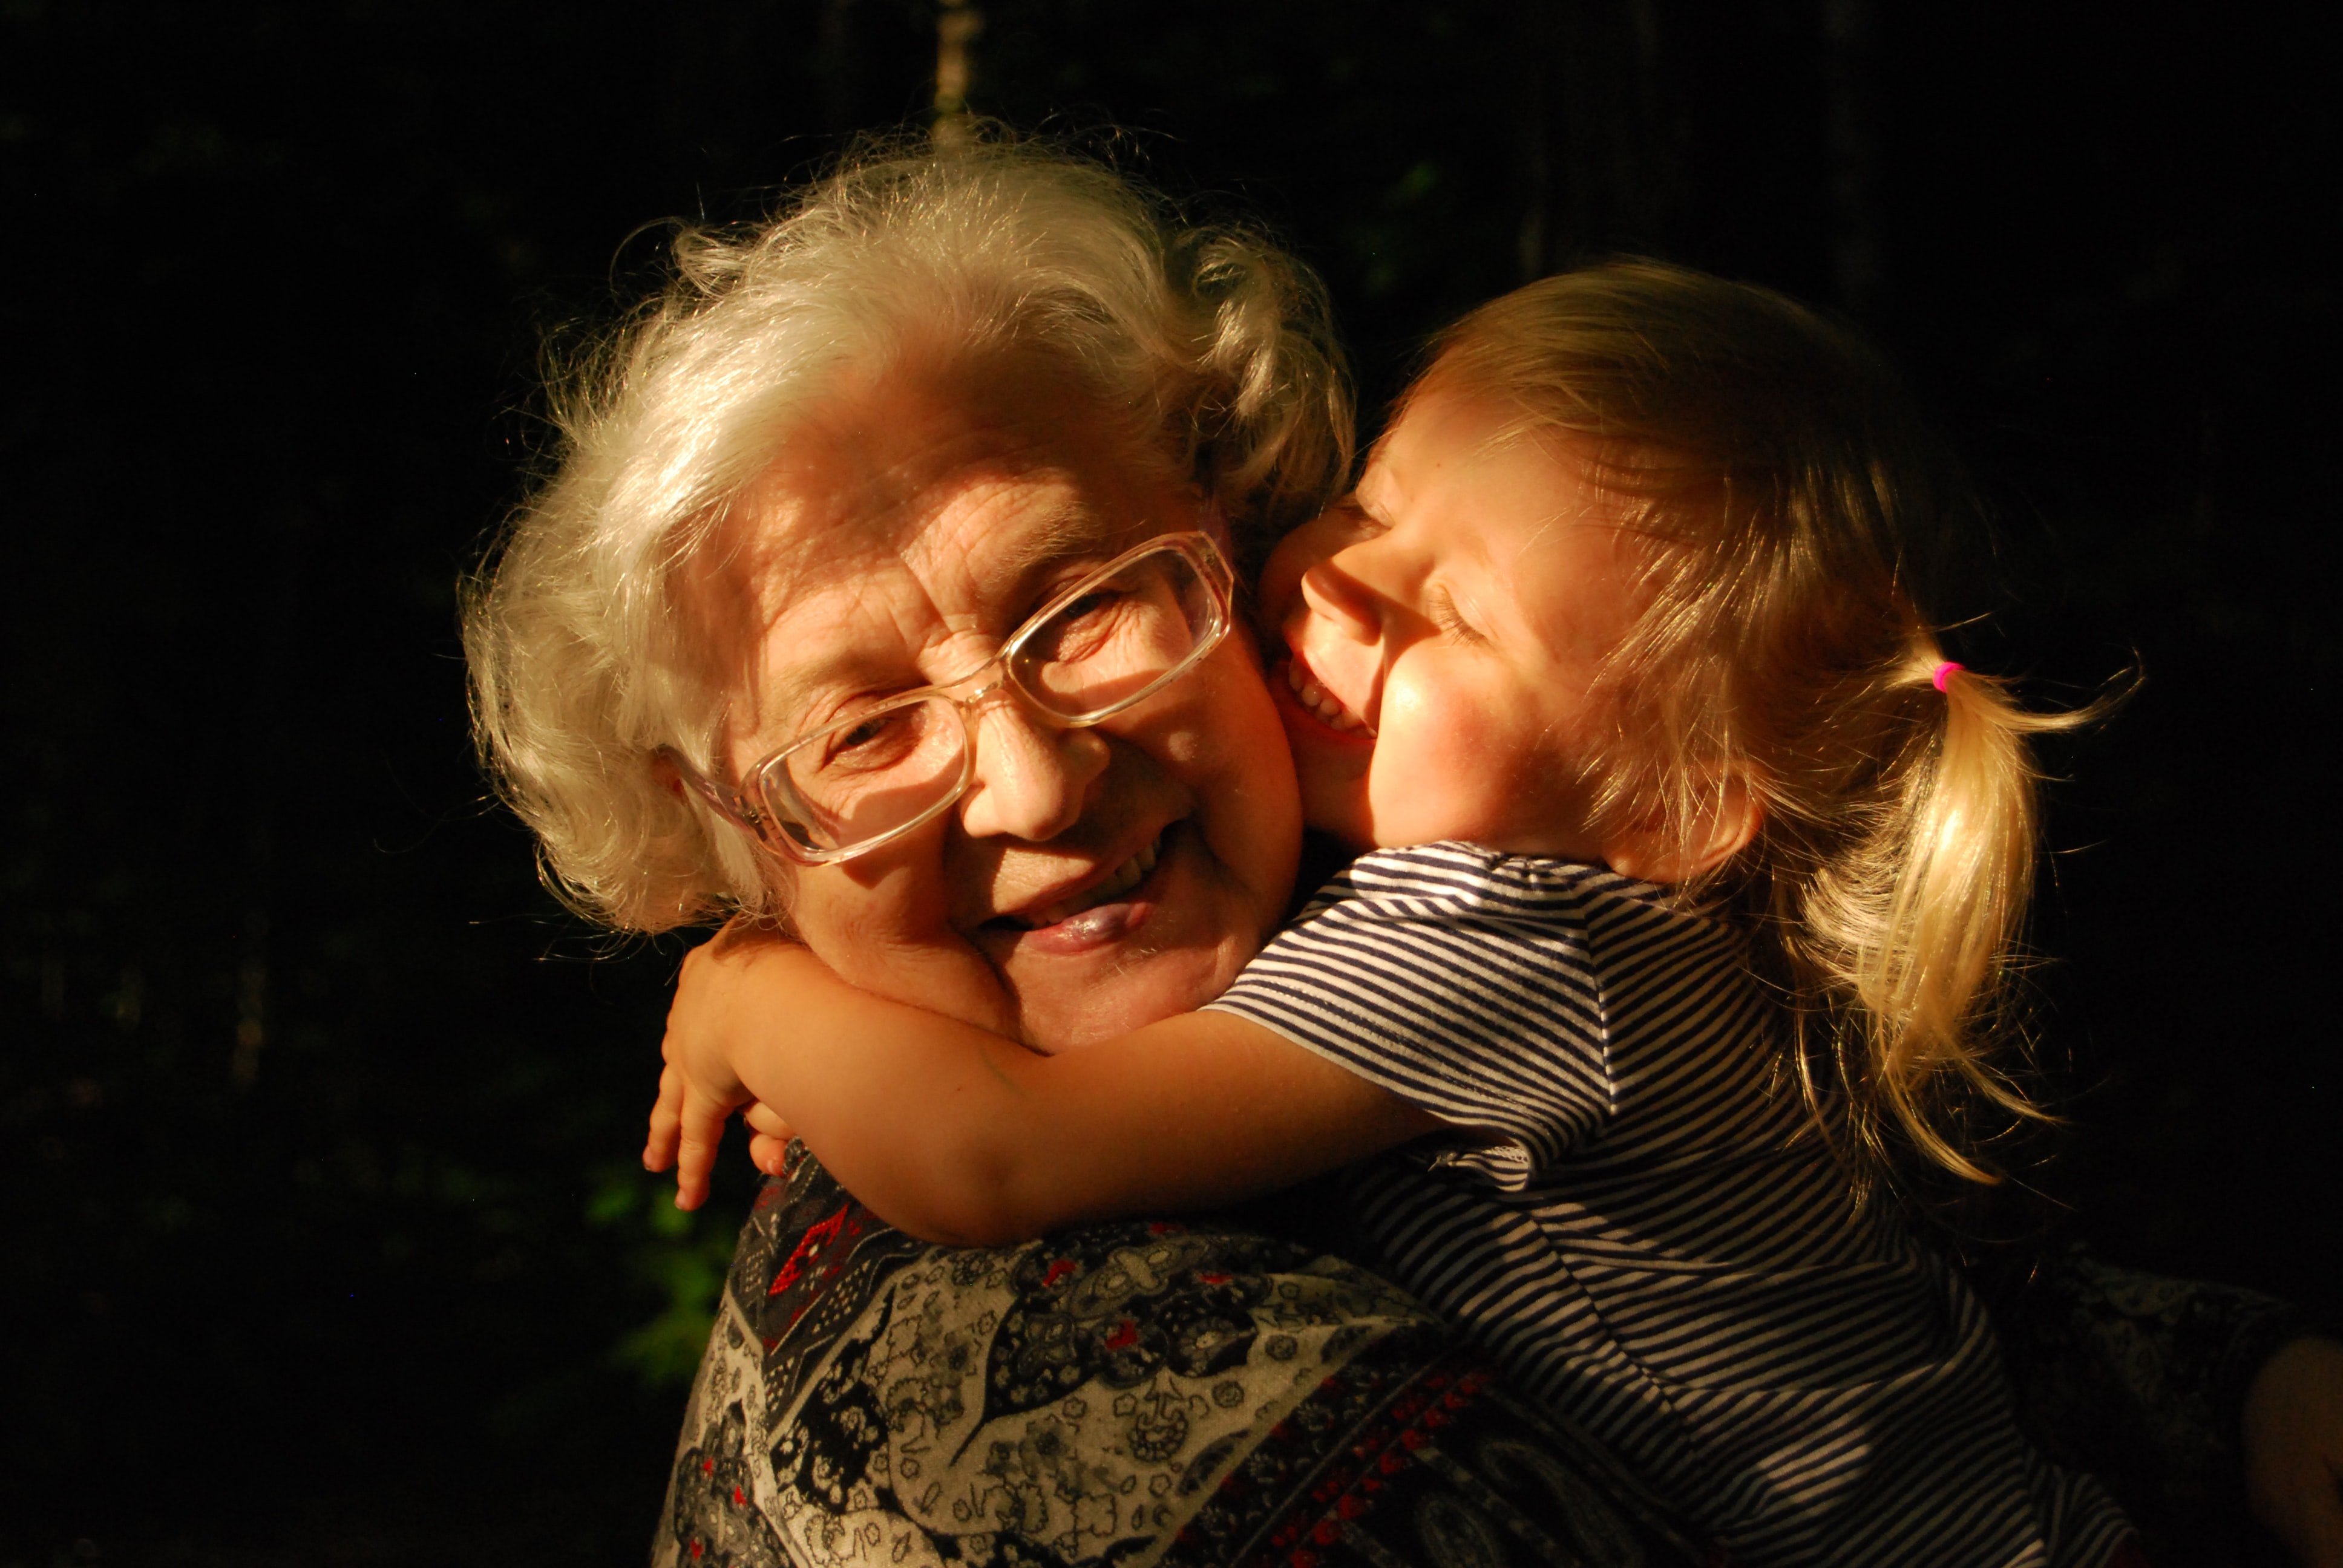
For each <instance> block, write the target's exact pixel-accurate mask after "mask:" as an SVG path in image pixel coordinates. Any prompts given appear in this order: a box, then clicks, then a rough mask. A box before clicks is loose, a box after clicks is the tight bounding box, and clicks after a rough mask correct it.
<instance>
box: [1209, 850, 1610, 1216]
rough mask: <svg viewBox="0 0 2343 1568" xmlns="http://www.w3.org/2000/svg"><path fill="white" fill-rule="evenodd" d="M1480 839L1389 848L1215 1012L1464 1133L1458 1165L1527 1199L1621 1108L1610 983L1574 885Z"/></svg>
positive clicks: (1319, 902)
mask: <svg viewBox="0 0 2343 1568" xmlns="http://www.w3.org/2000/svg"><path fill="white" fill-rule="evenodd" d="M1502 859H1503V857H1499V856H1495V855H1494V854H1493V853H1492V852H1491V851H1487V850H1481V849H1473V847H1471V846H1468V845H1433V846H1428V847H1425V848H1422V849H1405V850H1379V851H1377V852H1376V853H1374V854H1372V855H1369V856H1365V857H1363V858H1362V859H1359V860H1358V861H1356V862H1354V863H1353V865H1352V866H1351V867H1350V868H1349V869H1346V870H1345V871H1344V872H1343V873H1342V875H1341V876H1339V877H1337V878H1336V879H1334V880H1333V881H1332V882H1331V883H1329V884H1328V886H1327V888H1326V890H1324V891H1323V892H1322V893H1321V894H1320V896H1319V897H1318V898H1317V899H1316V900H1313V901H1312V905H1311V907H1310V908H1309V909H1308V910H1305V911H1304V912H1303V914H1302V919H1301V920H1298V921H1296V922H1295V923H1294V924H1293V925H1292V926H1290V927H1288V928H1287V929H1286V930H1284V931H1282V932H1281V933H1279V935H1278V936H1277V937H1276V938H1275V939H1274V940H1272V942H1271V943H1270V944H1269V946H1268V947H1267V948H1265V949H1263V950H1262V952H1261V954H1260V956H1259V957H1257V958H1255V959H1254V960H1253V961H1252V963H1250V964H1248V965H1246V966H1245V969H1244V971H1243V972H1242V974H1240V975H1239V976H1238V977H1237V981H1236V983H1235V985H1233V986H1232V987H1231V988H1230V990H1228V991H1227V993H1226V994H1224V995H1222V997H1221V998H1219V999H1218V1000H1215V1001H1213V1002H1212V1003H1211V1004H1210V1005H1211V1006H1212V1007H1213V1008H1215V1009H1217V1010H1221V1011H1223V1012H1231V1013H1234V1014H1236V1015H1237V1016H1239V1017H1241V1018H1245V1019H1250V1020H1252V1021H1253V1022H1255V1023H1258V1024H1260V1025H1262V1027H1264V1028H1266V1029H1269V1030H1273V1031H1275V1032H1276V1033H1278V1034H1279V1035H1282V1036H1283V1037H1284V1038H1285V1039H1287V1040H1292V1041H1293V1042H1294V1043H1295V1044H1297V1045H1300V1046H1302V1047H1303V1048H1305V1049H1307V1050H1314V1051H1316V1052H1318V1053H1319V1054H1320V1055H1322V1056H1325V1057H1327V1058H1330V1059H1331V1060H1334V1061H1336V1062H1339V1063H1341V1064H1342V1066H1343V1067H1345V1068H1347V1069H1349V1070H1351V1071H1353V1072H1355V1073H1358V1074H1359V1075H1360V1076H1361V1077H1363V1078H1365V1079H1367V1080H1368V1081H1370V1082H1373V1083H1375V1084H1377V1085H1380V1086H1381V1087H1383V1088H1384V1089H1387V1090H1389V1091H1392V1092H1393V1093H1394V1094H1396V1095H1398V1096H1400V1097H1401V1098H1402V1099H1403V1100H1406V1101H1409V1102H1411V1103H1412V1104H1414V1105H1417V1106H1420V1107H1422V1108H1423V1109H1424V1110H1425V1111H1430V1112H1432V1114H1433V1115H1434V1116H1437V1117H1439V1118H1440V1119H1441V1120H1442V1121H1447V1122H1450V1123H1452V1124H1453V1125H1454V1126H1456V1127H1457V1128H1458V1129H1459V1130H1460V1131H1461V1132H1462V1133H1463V1137H1462V1138H1461V1139H1460V1140H1459V1141H1458V1142H1457V1143H1456V1144H1455V1145H1454V1146H1453V1147H1451V1148H1450V1149H1448V1150H1446V1151H1443V1152H1442V1153H1441V1155H1440V1156H1439V1159H1440V1161H1441V1162H1443V1163H1453V1164H1457V1165H1463V1166H1465V1167H1467V1168H1470V1169H1473V1170H1475V1171H1478V1172H1480V1173H1481V1174H1482V1175H1483V1176H1484V1177H1486V1178H1487V1179H1488V1180H1490V1181H1494V1182H1495V1183H1496V1184H1497V1185H1499V1186H1501V1187H1503V1188H1507V1189H1510V1190H1516V1191H1518V1190H1520V1189H1521V1188H1523V1187H1524V1186H1526V1185H1528V1184H1529V1183H1530V1181H1533V1180H1534V1178H1536V1177H1537V1176H1538V1175H1540V1174H1541V1173H1543V1172H1544V1171H1547V1170H1549V1169H1551V1168H1552V1167H1554V1166H1555V1165H1556V1164H1558V1163H1560V1161H1562V1160H1563V1158H1564V1156H1565V1155H1566V1154H1568V1152H1569V1151H1571V1150H1573V1149H1574V1148H1575V1147H1577V1146H1579V1145H1582V1144H1584V1142H1586V1141H1588V1140H1589V1139H1591V1138H1592V1137H1594V1135H1595V1134H1596V1133H1598V1132H1599V1131H1601V1129H1602V1128H1603V1126H1604V1123H1605V1122H1606V1121H1607V1120H1608V1119H1609V1117H1610V1115H1611V1113H1612V1111H1613V1108H1614V1098H1615V1097H1614V1081H1613V1076H1612V1071H1611V1063H1610V1051H1609V1039H1608V1030H1606V1028H1605V1024H1604V999H1603V994H1602V987H1601V984H1600V982H1599V980H1598V978H1597V976H1596V975H1595V973H1594V970H1593V968H1592V965H1591V963H1590V961H1589V948H1588V942H1587V930H1586V918H1585V909H1584V902H1583V900H1580V899H1578V898H1576V897H1574V896H1573V891H1574V890H1573V889H1572V888H1571V886H1570V885H1569V882H1568V879H1567V878H1564V879H1560V880H1559V881H1558V882H1557V881H1556V880H1555V879H1540V880H1539V881H1537V882H1536V883H1534V884H1527V883H1523V882H1522V881H1520V880H1518V879H1510V880H1509V879H1499V878H1497V877H1494V876H1493V874H1492V873H1493V869H1495V863H1496V862H1498V861H1500V860H1502Z"/></svg>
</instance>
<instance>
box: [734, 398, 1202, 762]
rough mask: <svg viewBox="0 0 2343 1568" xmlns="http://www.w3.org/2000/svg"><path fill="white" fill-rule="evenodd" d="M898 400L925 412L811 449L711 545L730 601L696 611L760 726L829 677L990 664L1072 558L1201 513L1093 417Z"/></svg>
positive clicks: (754, 493) (755, 494)
mask: <svg viewBox="0 0 2343 1568" xmlns="http://www.w3.org/2000/svg"><path fill="white" fill-rule="evenodd" d="M893 411H894V412H898V413H902V414H905V415H907V416H908V417H906V418H905V419H903V420H902V421H901V422H900V423H897V424H894V425H891V426H888V427H872V426H869V425H860V426H856V427H848V428H844V429H839V428H837V427H836V426H835V422H833V429H832V431H831V435H832V437H833V438H831V439H830V440H828V441H826V442H823V443H821V444H820V445H816V444H814V443H813V442H811V441H801V442H797V443H793V444H792V446H793V449H792V450H790V451H789V452H786V453H784V454H783V456H782V457H780V458H779V459H778V460H777V461H776V462H775V463H774V465H773V466H772V467H771V468H770V469H769V470H768V472H767V473H766V474H765V475H764V476H763V477H761V478H760V479H759V481H758V482H757V484H755V485H754V486H752V487H750V488H749V490H748V491H747V492H746V493H744V495H743V497H742V498H741V502H740V504H739V505H738V506H736V507H735V508H733V511H732V513H731V515H730V517H729V518H728V519H727V524H726V527H725V528H724V530H723V536H724V537H723V538H722V539H721V540H720V542H719V546H718V548H716V549H715V550H713V551H712V552H711V564H713V565H714V566H715V568H716V570H717V572H718V574H719V575H720V577H721V578H723V579H724V583H723V587H722V588H720V589H719V593H718V594H717V595H716V596H714V597H715V598H719V599H729V601H730V606H729V609H726V610H719V612H718V613H717V614H716V615H715V616H713V617H712V618H702V617H699V616H697V615H695V619H696V620H699V623H700V624H701V625H702V626H703V627H704V628H705V629H706V630H708V631H709V632H710V633H711V634H713V635H715V636H717V637H718V638H720V639H721V640H722V642H723V643H724V644H725V645H728V646H729V647H732V648H736V649H740V650H741V651H742V652H743V653H745V655H746V658H745V659H744V660H743V666H744V668H740V669H739V676H738V677H736V678H746V679H747V680H748V681H749V683H750V685H751V687H752V689H751V690H749V691H746V692H741V693H739V694H738V696H739V699H744V700H743V705H744V706H745V707H746V708H747V709H749V711H750V712H753V713H754V714H755V715H756V728H758V729H760V730H762V729H768V728H769V727H770V726H771V725H773V724H774V723H776V722H780V721H784V720H785V719H787V718H788V717H789V715H791V714H792V713H793V712H795V711H796V710H798V709H800V708H802V706H803V705H804V704H805V702H806V701H807V700H808V699H809V697H810V695H811V694H813V693H815V692H818V691H819V690H820V689H823V688H825V687H828V686H831V685H835V684H838V683H840V682H853V681H861V680H871V679H883V680H888V681H900V680H904V679H908V678H910V677H911V675H912V674H913V673H914V672H917V673H919V674H920V675H921V676H922V677H923V678H930V679H932V678H939V677H938V675H937V673H936V672H937V671H938V670H939V669H940V668H942V667H943V666H946V665H955V666H956V665H962V664H965V665H973V664H976V663H980V662H981V659H982V658H984V657H987V656H989V652H990V642H991V641H992V640H994V639H997V638H1001V637H1002V636H1005V635H1006V634H1007V633H1008V632H1009V631H1011V630H1012V629H1014V627H1015V625H1016V623H1017V622H1018V621H1019V620H1021V618H1023V617H1024V616H1025V615H1026V614H1028V613H1030V611H1031V608H1033V607H1034V603H1035V602H1036V599H1037V596H1038V595H1039V594H1040V593H1041V591H1042V589H1043V588H1044V587H1045V586H1047V585H1049V584H1051V583H1052V582H1054V581H1055V579H1056V578H1058V577H1059V576H1061V574H1062V572H1063V570H1064V569H1066V568H1067V566H1068V564H1069V563H1072V562H1079V561H1084V560H1090V559H1095V558H1101V557H1103V556H1106V555H1110V554H1112V553H1115V552H1117V551H1120V550H1121V549H1123V548H1128V546H1129V545H1130V544H1131V543H1132V542H1135V541H1136V540H1138V539H1140V538H1145V537H1147V536H1148V535H1150V534H1154V533H1160V532H1163V531H1166V530H1168V529H1171V528H1182V527H1187V526H1191V525H1192V518H1193V512H1194V509H1195V508H1194V503H1193V501H1192V498H1186V497H1184V496H1183V495H1182V491H1181V487H1177V486H1174V485H1171V484H1168V483H1166V482H1164V481H1163V479H1162V478H1161V468H1160V465H1157V464H1152V463H1148V462H1145V461H1143V460H1141V459H1139V458H1136V457H1131V456H1129V455H1128V454H1127V453H1126V452H1125V451H1123V450H1121V449H1120V445H1121V444H1118V443H1115V442H1112V441H1110V440H1107V439H1104V438H1103V433H1102V432H1100V431H1098V430H1096V429H1088V428H1084V426H1085V424H1086V423H1088V424H1093V425H1094V424H1095V423H1097V422H1096V421H1085V420H1084V418H1083V417H1081V414H1080V412H1079V411H1068V413H1067V415H1066V417H1061V418H1058V419H1054V420H1053V419H1051V418H1049V417H1046V416H1047V415H1048V414H1049V413H1051V412H1052V411H1051V410H1047V409H1041V408H1034V407H1015V406H1011V407H1003V406H1002V404H1001V401H1000V400H999V399H998V398H994V399H990V400H988V401H987V402H985V403H983V404H980V405H977V406H973V407H968V408H965V409H962V408H953V407H940V408H937V407H930V408H925V409H922V408H920V407H917V406H916V405H914V406H913V407H910V408H908V409H905V408H902V407H897V408H895V409H894V410H893ZM710 608H714V607H713V606H711V607H710ZM711 622H712V623H711ZM950 673H951V674H954V675H957V674H958V673H960V670H959V669H958V668H953V669H951V670H950ZM744 717H745V715H744Z"/></svg>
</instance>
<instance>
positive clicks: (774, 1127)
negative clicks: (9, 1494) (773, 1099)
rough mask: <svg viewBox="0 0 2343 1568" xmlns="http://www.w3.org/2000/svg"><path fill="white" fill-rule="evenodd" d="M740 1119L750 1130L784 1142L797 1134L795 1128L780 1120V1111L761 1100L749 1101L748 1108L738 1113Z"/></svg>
mask: <svg viewBox="0 0 2343 1568" xmlns="http://www.w3.org/2000/svg"><path fill="white" fill-rule="evenodd" d="M740 1119H741V1120H742V1121H746V1122H747V1123H748V1124H749V1131H751V1132H761V1133H763V1134H764V1135H765V1136H766V1137H768V1138H778V1139H779V1140H780V1141H782V1142H784V1143H787V1142H788V1141H789V1140H790V1139H792V1138H794V1137H796V1136H797V1129H795V1128H793V1127H791V1126H790V1125H789V1123H788V1122H787V1121H782V1120H781V1113H780V1112H779V1111H775V1110H774V1109H773V1108H772V1107H771V1106H769V1105H767V1104H766V1103H765V1102H764V1101H761V1100H752V1101H749V1108H748V1109H747V1110H746V1111H742V1112H741V1113H740Z"/></svg>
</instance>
